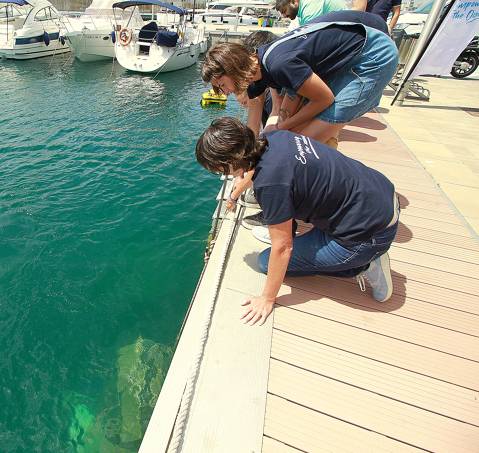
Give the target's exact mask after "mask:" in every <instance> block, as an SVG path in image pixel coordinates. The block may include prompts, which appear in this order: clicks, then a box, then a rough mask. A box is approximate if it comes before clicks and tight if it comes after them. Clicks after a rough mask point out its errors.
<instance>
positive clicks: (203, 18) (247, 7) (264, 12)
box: [195, 0, 281, 25]
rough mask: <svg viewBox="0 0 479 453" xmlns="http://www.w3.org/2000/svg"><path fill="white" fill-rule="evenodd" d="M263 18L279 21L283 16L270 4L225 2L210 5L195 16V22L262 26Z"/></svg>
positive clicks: (227, 0)
mask: <svg viewBox="0 0 479 453" xmlns="http://www.w3.org/2000/svg"><path fill="white" fill-rule="evenodd" d="M262 17H268V18H272V19H273V18H274V19H279V18H280V17H281V16H280V15H279V14H278V13H277V12H276V10H274V9H273V8H272V6H271V4H270V3H268V2H262V1H241V0H240V1H230V0H225V1H215V2H211V3H208V4H207V8H206V10H205V11H204V12H203V13H200V14H195V22H203V23H205V24H220V25H222V24H225V25H226V24H227V25H260V22H261V18H262Z"/></svg>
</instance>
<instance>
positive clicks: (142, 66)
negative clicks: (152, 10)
mask: <svg viewBox="0 0 479 453" xmlns="http://www.w3.org/2000/svg"><path fill="white" fill-rule="evenodd" d="M145 5H149V6H157V7H160V8H163V9H164V10H166V11H168V12H169V13H174V14H175V16H176V17H177V19H178V21H176V20H175V21H174V22H173V23H170V24H168V25H164V24H163V23H162V22H160V23H158V21H154V20H152V21H150V22H148V23H146V24H144V25H143V26H141V27H138V26H135V25H132V24H131V22H130V20H127V21H125V20H123V21H122V22H121V23H120V24H118V22H117V25H116V33H115V41H116V42H115V56H116V58H117V60H118V63H119V64H120V65H121V66H123V67H124V68H126V69H129V70H130V71H136V72H150V73H159V72H169V71H176V70H178V69H183V68H187V67H188V66H191V65H193V64H195V63H196V62H197V61H198V57H199V55H200V53H201V52H202V51H204V49H205V48H206V37H205V33H204V27H203V26H201V25H197V24H192V23H191V22H187V21H186V10H184V9H182V8H179V7H177V6H174V5H171V4H167V3H163V2H161V1H159V0H130V1H122V2H118V3H115V4H113V9H114V11H115V10H116V9H121V10H123V11H125V10H127V9H128V10H131V15H130V17H132V16H133V14H134V13H135V11H138V9H139V7H140V6H145Z"/></svg>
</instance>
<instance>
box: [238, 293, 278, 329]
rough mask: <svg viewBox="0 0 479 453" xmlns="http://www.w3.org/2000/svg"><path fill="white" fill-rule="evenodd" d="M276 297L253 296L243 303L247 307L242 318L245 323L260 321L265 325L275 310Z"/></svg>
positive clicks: (260, 323)
mask: <svg viewBox="0 0 479 453" xmlns="http://www.w3.org/2000/svg"><path fill="white" fill-rule="evenodd" d="M274 301H275V299H270V298H267V297H265V296H259V297H251V298H250V299H248V300H246V301H244V303H243V304H242V305H243V306H245V307H246V309H245V312H244V313H243V316H242V317H241V319H242V320H243V322H244V323H245V324H249V325H250V326H252V325H254V324H256V323H257V322H258V321H259V325H260V326H261V325H263V324H264V322H265V321H266V318H268V316H269V315H270V313H271V312H272V311H273V305H274Z"/></svg>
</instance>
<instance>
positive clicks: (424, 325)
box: [263, 114, 479, 452]
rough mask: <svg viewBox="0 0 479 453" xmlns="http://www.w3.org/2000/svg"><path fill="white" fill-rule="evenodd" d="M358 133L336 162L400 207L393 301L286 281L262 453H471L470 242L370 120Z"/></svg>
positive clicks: (387, 134)
mask: <svg viewBox="0 0 479 453" xmlns="http://www.w3.org/2000/svg"><path fill="white" fill-rule="evenodd" d="M358 124H361V125H362V127H366V128H369V129H370V130H369V131H368V135H370V136H371V137H374V140H371V141H368V142H361V141H356V140H355V136H356V137H358V138H360V135H359V133H358V131H359V130H360V129H358V128H357V127H354V126H353V127H352V128H350V130H349V131H346V132H345V134H344V136H345V138H346V141H342V142H340V149H341V151H342V152H344V153H345V154H348V155H350V156H351V157H354V158H357V159H360V160H361V161H362V162H364V163H365V164H366V165H369V166H371V167H373V168H376V169H378V170H380V171H382V172H383V173H385V174H386V175H387V176H388V177H389V178H390V179H391V180H392V181H393V182H394V183H395V185H396V190H397V192H398V193H399V194H400V197H401V205H402V213H401V219H400V221H401V226H400V229H399V232H398V235H397V238H396V241H395V243H394V245H393V247H392V249H391V250H390V257H391V268H392V271H393V280H394V286H395V292H394V295H393V297H392V298H391V299H390V300H389V301H388V302H386V303H384V304H377V303H375V302H374V301H373V300H372V299H371V298H370V297H369V296H368V295H365V294H361V293H360V292H359V290H358V288H357V286H356V283H355V282H354V281H353V280H345V279H335V278H327V277H309V278H306V277H303V278H295V279H293V278H290V279H287V280H286V282H285V285H283V288H282V295H281V296H280V297H279V299H278V306H277V308H276V310H275V313H274V323H273V335H272V349H271V360H270V373H269V380H268V399H267V406H266V418H265V428H264V439H265V442H264V444H263V445H264V448H263V451H265V452H270V451H275V448H276V445H282V448H286V450H285V451H296V450H299V451H311V452H325V451H331V452H338V451H341V452H344V451H355V452H358V451H367V452H370V451H374V452H376V451H402V450H405V451H413V450H415V451H421V450H423V451H434V452H475V451H479V297H478V294H479V259H478V258H479V247H478V242H477V241H476V240H475V239H474V238H472V237H471V234H470V230H469V229H468V228H467V227H466V226H465V225H464V223H463V221H462V219H461V218H460V217H459V216H458V215H457V213H456V211H455V209H454V208H453V207H452V206H451V205H450V203H449V202H448V200H447V199H446V197H444V196H443V194H442V193H441V191H440V190H439V189H438V188H437V186H436V185H435V183H434V181H433V180H432V179H431V178H430V177H429V175H428V174H427V173H426V172H425V171H424V169H423V168H422V167H421V166H420V165H419V164H418V163H417V162H416V161H415V159H414V158H413V157H412V156H411V154H410V153H409V152H408V150H407V148H406V147H405V146H404V145H403V144H402V142H401V141H400V140H399V138H398V137H397V136H396V135H395V134H394V133H393V132H392V131H391V130H390V129H389V128H387V127H386V126H387V124H386V123H385V121H384V120H383V119H382V117H381V116H380V115H378V114H369V115H367V118H366V119H361V120H360V121H359V122H358ZM361 130H364V129H361ZM358 436H359V437H358ZM295 449H296V450H295ZM278 451H280V450H278Z"/></svg>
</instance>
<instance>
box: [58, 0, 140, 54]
mask: <svg viewBox="0 0 479 453" xmlns="http://www.w3.org/2000/svg"><path fill="white" fill-rule="evenodd" d="M114 1H115V0H93V1H92V3H91V5H90V6H89V7H88V8H87V9H86V10H85V12H84V13H83V14H82V15H81V16H80V17H76V18H70V17H67V16H65V17H63V18H62V21H63V23H64V26H65V28H66V30H67V32H66V33H65V39H66V40H67V41H68V43H69V45H70V47H71V49H72V51H73V53H74V55H75V58H78V60H80V61H84V62H88V61H98V60H108V59H110V60H111V59H112V58H114V57H115V48H114V44H113V39H114V31H113V25H114V20H113V10H112V5H113V3H114ZM131 23H132V25H133V26H138V27H141V26H142V25H143V19H142V18H141V15H140V12H139V11H136V12H135V14H134V15H133V16H132V18H131Z"/></svg>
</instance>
